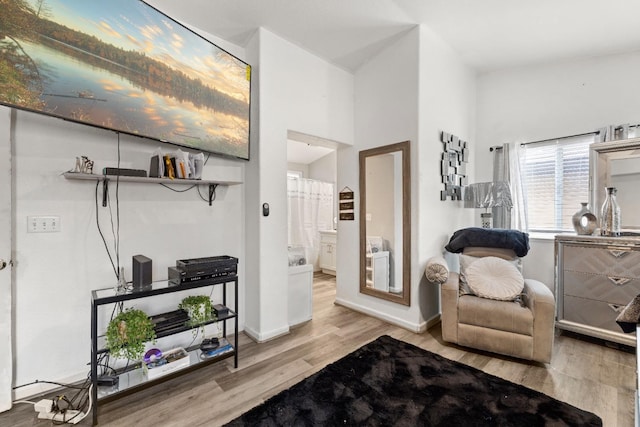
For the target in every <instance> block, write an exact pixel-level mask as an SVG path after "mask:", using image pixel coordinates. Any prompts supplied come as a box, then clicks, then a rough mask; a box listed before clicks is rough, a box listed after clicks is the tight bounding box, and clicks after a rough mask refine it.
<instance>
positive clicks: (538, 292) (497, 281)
mask: <svg viewBox="0 0 640 427" xmlns="http://www.w3.org/2000/svg"><path fill="white" fill-rule="evenodd" d="M523 234H524V233H523ZM525 236H526V235H525ZM527 239H528V237H527ZM526 249H527V250H528V240H527V248H526ZM525 253H526V251H525ZM487 257H494V258H492V259H484V260H483V261H482V262H481V263H476V261H478V260H480V259H483V258H487ZM496 258H499V260H496ZM501 260H507V261H510V262H511V264H513V267H509V266H505V265H503V264H509V263H505V262H504V261H501ZM492 261H493V263H492ZM519 263H520V258H519V257H518V256H517V255H516V252H514V250H513V249H505V248H491V247H465V248H464V249H463V250H462V254H461V255H460V273H461V274H462V276H461V274H460V273H455V272H451V273H448V275H447V278H446V281H445V282H444V283H443V284H442V292H441V297H442V306H441V310H442V338H443V339H444V340H445V341H448V342H451V343H455V344H458V345H461V346H465V347H472V348H477V349H480V350H486V351H490V352H494V353H500V354H504V355H508V356H513V357H517V358H522V359H527V360H533V361H537V362H542V363H549V362H550V361H551V353H552V349H553V339H554V327H555V299H554V297H553V294H552V292H551V290H550V289H549V288H548V287H547V286H545V285H544V284H543V283H541V282H539V281H536V280H531V279H524V278H522V275H521V274H520V278H519V280H520V284H521V288H520V289H521V290H520V291H519V292H518V295H517V296H516V297H515V298H513V299H512V300H497V299H491V298H492V296H491V295H490V297H485V296H478V294H477V293H476V294H474V293H473V290H470V289H469V288H468V287H469V286H470V285H471V283H466V282H468V281H470V280H471V281H473V280H476V281H477V280H478V279H477V276H478V275H480V279H481V281H484V282H485V283H484V285H486V286H488V287H489V288H491V287H493V288H494V289H493V290H489V291H487V292H488V293H492V292H494V291H495V292H497V293H498V297H500V296H501V295H500V293H501V292H502V291H503V285H504V283H503V282H509V277H508V276H509V275H510V274H512V273H513V271H514V270H516V268H517V266H518V265H519ZM482 264H484V265H482ZM494 264H499V266H498V267H500V268H493V267H492V266H493V265H494ZM480 267H481V268H480ZM503 267H506V268H505V269H504V270H502V269H501V268H503ZM482 268H484V269H485V270H482ZM465 270H466V272H465ZM465 273H466V276H468V277H466V278H465ZM518 274H519V272H518ZM474 275H475V276H474ZM441 278H444V277H441ZM514 280H515V279H514ZM496 289H497V290H496ZM476 290H477V289H476Z"/></svg>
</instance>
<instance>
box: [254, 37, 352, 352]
mask: <svg viewBox="0 0 640 427" xmlns="http://www.w3.org/2000/svg"><path fill="white" fill-rule="evenodd" d="M248 51H249V55H250V56H253V57H257V58H259V59H258V63H259V67H258V81H259V88H258V90H259V95H258V98H259V103H260V105H259V111H260V119H259V127H258V129H257V137H258V140H259V143H258V144H259V146H258V150H257V151H258V154H257V157H255V158H254V159H253V160H252V163H253V162H254V161H255V162H256V163H254V164H252V165H251V168H255V170H252V171H251V174H254V173H255V176H254V175H252V180H251V182H250V183H248V186H249V187H250V188H248V190H247V191H249V192H250V194H251V196H250V197H249V198H248V199H247V210H248V215H250V216H248V217H247V218H248V224H247V227H248V229H249V228H251V229H252V230H254V229H255V230H257V231H258V236H257V241H256V238H255V236H252V235H249V234H248V235H247V239H248V240H247V246H253V249H251V250H250V251H249V250H248V251H247V263H248V265H251V266H252V273H251V274H252V278H251V281H248V283H247V287H246V291H247V299H250V300H252V302H251V304H253V305H256V306H255V307H254V310H255V311H256V313H259V314H256V315H255V316H256V318H251V319H249V318H247V322H246V328H245V330H246V332H247V333H249V334H251V335H252V336H253V337H254V338H255V339H257V340H259V341H264V340H267V339H270V338H273V337H275V336H277V335H280V334H283V333H286V332H287V331H288V330H289V327H288V321H287V274H288V273H287V209H286V206H287V202H286V170H287V147H286V144H287V131H288V130H293V131H297V132H302V133H305V134H308V135H314V136H318V137H322V138H326V139H331V140H334V141H341V142H344V143H347V144H350V143H351V142H352V140H353V76H352V75H351V74H349V73H347V72H345V71H343V70H341V69H339V68H337V67H335V66H333V65H331V64H329V63H327V62H325V61H323V60H321V59H319V58H318V57H316V56H314V55H312V54H310V53H308V52H306V51H304V50H302V49H300V48H299V47H298V46H296V45H294V44H292V43H290V42H288V41H286V40H284V39H282V38H280V37H278V36H276V35H275V34H273V33H270V32H269V31H267V30H265V29H262V28H261V29H259V30H258V31H257V33H256V34H255V35H254V37H253V39H252V41H251V43H250V45H249V47H248ZM255 71H256V70H255V69H254V73H255ZM262 203H269V205H270V206H271V214H270V215H269V216H268V217H263V216H261V215H259V214H258V215H256V214H255V212H256V211H259V210H260V209H261V206H262ZM249 212H250V213H249Z"/></svg>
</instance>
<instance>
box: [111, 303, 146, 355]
mask: <svg viewBox="0 0 640 427" xmlns="http://www.w3.org/2000/svg"><path fill="white" fill-rule="evenodd" d="M105 338H106V341H107V343H106V347H107V349H108V350H109V353H111V355H112V356H114V357H124V358H127V359H130V360H138V359H140V357H141V356H142V354H143V353H144V348H145V344H146V343H147V342H149V341H154V342H155V339H156V332H155V330H154V329H153V323H152V322H151V319H149V316H147V313H145V312H144V311H142V310H139V309H136V308H128V309H126V310H123V311H121V312H120V313H119V314H118V315H117V316H116V317H114V318H113V319H112V320H111V321H110V322H109V326H107V333H106V336H105Z"/></svg>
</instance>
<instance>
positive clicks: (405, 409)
mask: <svg viewBox="0 0 640 427" xmlns="http://www.w3.org/2000/svg"><path fill="white" fill-rule="evenodd" d="M227 425H228V426H353V425H366V426H447V427H450V426H527V427H531V426H601V425H602V420H600V418H599V417H597V416H596V415H594V414H592V413H590V412H586V411H583V410H581V409H578V408H576V407H574V406H571V405H569V404H567V403H564V402H560V401H558V400H556V399H553V398H551V397H549V396H546V395H544V394H542V393H539V392H537V391H534V390H531V389H528V388H526V387H523V386H520V385H518V384H514V383H511V382H508V381H505V380H503V379H500V378H498V377H495V376H493V375H489V374H486V373H484V372H482V371H480V370H478V369H475V368H472V367H469V366H466V365H463V364H461V363H458V362H454V361H451V360H448V359H445V358H443V357H441V356H439V355H437V354H433V353H430V352H428V351H426V350H423V349H421V348H418V347H416V346H414V345H411V344H408V343H405V342H402V341H398V340H396V339H393V338H391V337H389V336H386V335H385V336H381V337H380V338H378V339H376V340H375V341H373V342H371V343H369V344H367V345H365V346H363V347H361V348H360V349H358V350H356V351H354V352H353V353H351V354H349V355H347V356H345V357H343V358H342V359H340V360H338V361H337V362H335V363H332V364H331V365H328V366H327V367H325V368H324V369H322V370H321V371H319V372H317V373H316V374H314V375H312V376H310V377H309V378H307V379H305V380H303V381H301V382H299V383H298V384H296V385H294V386H293V387H291V388H289V389H288V390H285V391H283V392H281V393H279V394H277V395H276V396H274V397H272V398H271V399H269V400H267V401H266V402H265V403H263V404H262V405H259V406H257V407H255V408H253V409H251V410H250V411H248V412H246V413H245V414H244V415H242V416H240V417H238V418H236V419H235V420H233V421H231V422H230V423H229V424H227Z"/></svg>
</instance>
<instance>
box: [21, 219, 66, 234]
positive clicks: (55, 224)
mask: <svg viewBox="0 0 640 427" xmlns="http://www.w3.org/2000/svg"><path fill="white" fill-rule="evenodd" d="M58 231H60V217H59V216H28V217H27V232H29V233H53V232H58Z"/></svg>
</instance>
